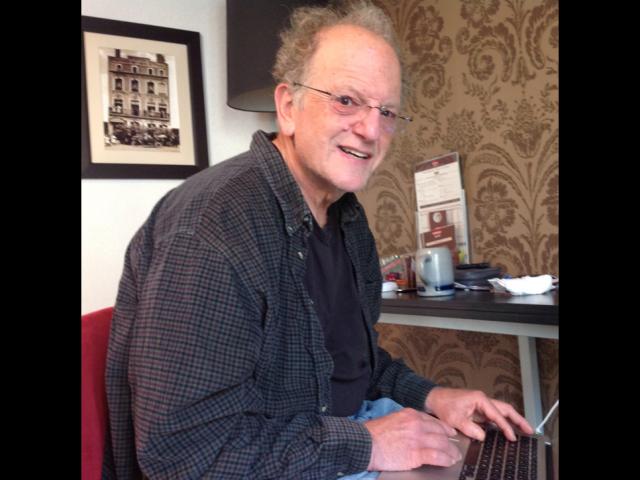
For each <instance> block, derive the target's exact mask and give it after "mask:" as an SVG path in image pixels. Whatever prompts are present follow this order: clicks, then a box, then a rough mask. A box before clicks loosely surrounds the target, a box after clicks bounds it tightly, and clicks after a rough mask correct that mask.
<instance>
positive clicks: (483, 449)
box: [378, 426, 553, 480]
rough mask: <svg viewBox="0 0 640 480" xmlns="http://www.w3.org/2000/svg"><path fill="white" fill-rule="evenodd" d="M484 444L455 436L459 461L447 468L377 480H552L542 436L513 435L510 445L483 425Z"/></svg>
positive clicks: (387, 475) (547, 446)
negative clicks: (459, 455) (459, 454)
mask: <svg viewBox="0 0 640 480" xmlns="http://www.w3.org/2000/svg"><path fill="white" fill-rule="evenodd" d="M484 428H485V432H486V438H485V441H484V442H479V441H477V440H472V439H470V438H469V437H467V436H465V435H462V434H460V433H458V435H456V436H455V437H453V441H456V442H457V443H458V447H459V448H460V452H462V458H463V459H462V460H461V461H459V462H458V463H456V464H455V465H452V466H450V467H435V466H432V465H423V466H422V467H419V468H416V469H413V470H409V471H406V472H382V473H381V474H380V476H379V477H378V480H510V479H512V480H553V457H552V452H551V441H550V440H549V438H548V437H547V436H546V435H517V434H516V437H517V441H515V442H510V441H509V440H507V438H506V437H505V436H504V434H503V433H502V432H501V431H500V430H498V429H497V428H495V427H490V426H485V427H484Z"/></svg>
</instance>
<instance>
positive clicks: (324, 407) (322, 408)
mask: <svg viewBox="0 0 640 480" xmlns="http://www.w3.org/2000/svg"><path fill="white" fill-rule="evenodd" d="M320 411H321V412H322V413H324V412H326V411H327V406H326V405H322V406H321V407H320Z"/></svg>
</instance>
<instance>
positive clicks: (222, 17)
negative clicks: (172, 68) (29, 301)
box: [81, 0, 276, 314]
mask: <svg viewBox="0 0 640 480" xmlns="http://www.w3.org/2000/svg"><path fill="white" fill-rule="evenodd" d="M225 5H226V2H225V0H187V1H185V0H138V1H131V0H83V1H82V15H89V16H93V17H101V18H110V19H113V20H123V21H128V22H135V23H143V24H148V25H157V26H161V27H169V28H178V29H181V30H191V31H196V32H200V42H201V43H200V48H201V53H202V67H203V68H202V71H203V76H204V79H203V83H204V96H205V112H206V123H207V141H208V148H209V164H210V165H213V164H215V163H218V162H220V161H222V160H225V159H226V158H229V157H231V156H233V155H236V154H237V153H240V152H243V151H245V150H247V148H248V147H249V142H250V141H251V135H252V133H253V132H254V131H255V130H257V129H259V128H260V129H263V130H265V131H275V129H276V124H275V116H274V114H269V113H251V112H242V111H238V110H234V109H232V108H229V107H227V105H226V94H227V93H226V92H227V78H226V76H227V72H226V66H227V64H226V6H225ZM81 181H82V189H81V190H82V209H81V210H82V240H81V241H82V272H81V275H82V277H81V278H82V305H81V313H83V314H84V313H87V312H90V311H93V310H97V309H99V308H103V307H107V306H110V305H113V304H114V302H115V298H116V294H117V290H118V282H119V280H120V275H121V273H122V266H123V261H124V253H125V250H126V247H127V244H128V243H129V240H130V239H131V237H132V236H133V234H134V233H135V232H136V230H137V229H138V228H139V227H140V225H142V223H143V222H144V220H145V219H146V218H147V216H148V215H149V213H150V212H151V209H152V208H153V206H154V205H155V203H156V202H157V201H158V200H159V199H160V197H161V196H162V195H164V194H165V193H166V192H167V191H168V190H170V189H171V188H173V187H175V186H177V185H179V184H180V183H181V182H182V180H93V179H83V180H81Z"/></svg>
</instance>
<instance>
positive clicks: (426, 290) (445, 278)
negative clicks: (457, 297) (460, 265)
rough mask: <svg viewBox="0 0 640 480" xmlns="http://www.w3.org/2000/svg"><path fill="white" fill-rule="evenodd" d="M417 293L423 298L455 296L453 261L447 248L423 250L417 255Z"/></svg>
mask: <svg viewBox="0 0 640 480" xmlns="http://www.w3.org/2000/svg"><path fill="white" fill-rule="evenodd" d="M416 273H417V277H418V278H417V279H416V280H417V281H416V284H417V285H416V286H417V289H418V290H417V293H418V295H420V296H423V297H439V296H443V295H453V294H454V293H455V288H454V285H453V281H454V280H453V278H454V275H453V261H452V260H451V250H449V249H448V248H447V247H434V248H422V249H420V250H418V252H417V253H416Z"/></svg>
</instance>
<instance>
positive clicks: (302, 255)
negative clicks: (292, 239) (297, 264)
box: [298, 252, 304, 260]
mask: <svg viewBox="0 0 640 480" xmlns="http://www.w3.org/2000/svg"><path fill="white" fill-rule="evenodd" d="M298 257H300V260H302V259H304V254H303V253H302V252H298Z"/></svg>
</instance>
